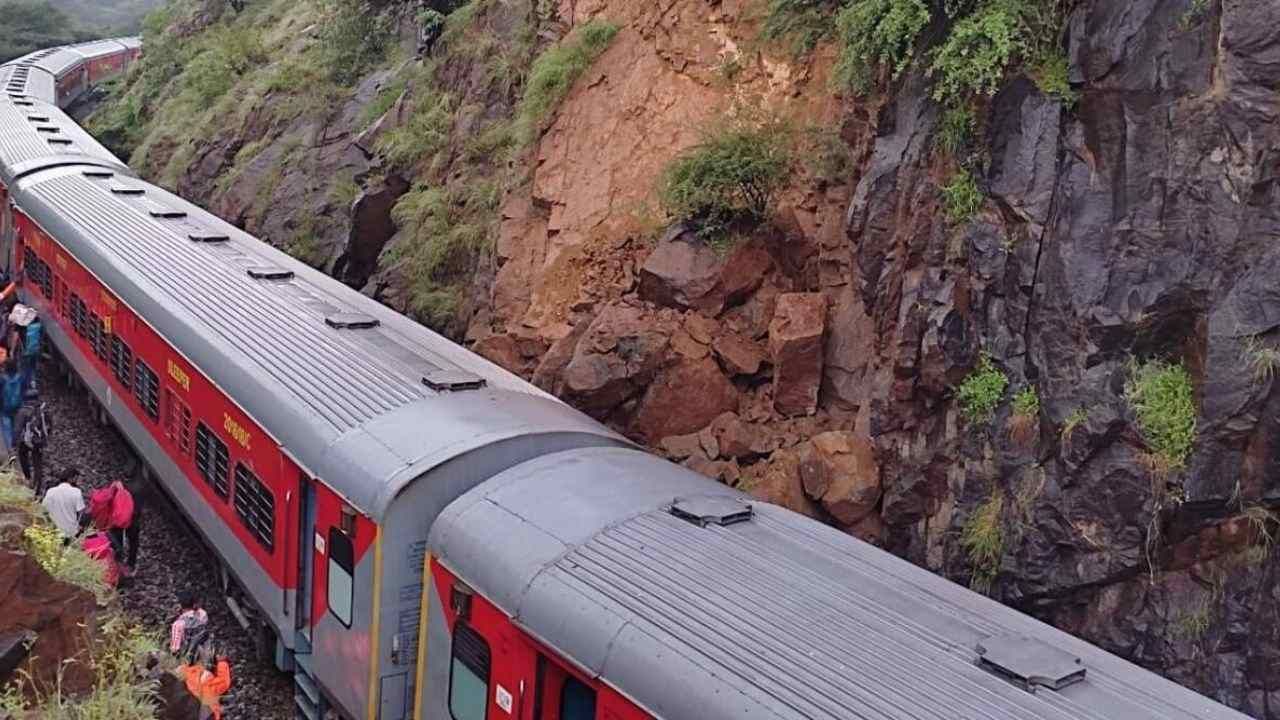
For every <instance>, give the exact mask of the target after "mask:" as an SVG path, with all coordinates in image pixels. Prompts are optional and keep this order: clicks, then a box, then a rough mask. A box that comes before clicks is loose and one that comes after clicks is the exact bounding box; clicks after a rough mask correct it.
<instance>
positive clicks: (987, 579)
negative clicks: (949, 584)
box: [960, 490, 1004, 593]
mask: <svg viewBox="0 0 1280 720" xmlns="http://www.w3.org/2000/svg"><path fill="white" fill-rule="evenodd" d="M1003 513H1004V494H1003V493H1001V492H1000V491H999V490H997V491H996V492H994V493H992V494H991V497H989V498H987V500H986V501H985V502H983V503H982V504H981V505H979V506H978V507H977V508H975V509H974V511H973V514H972V515H970V516H969V520H968V521H967V522H965V524H964V530H963V531H962V532H961V535H960V544H961V545H963V546H964V548H965V551H966V552H967V553H968V556H969V564H970V565H971V566H972V567H973V575H972V577H971V578H970V580H969V586H970V587H972V588H973V589H974V590H977V591H978V592H981V593H987V592H990V591H991V584H992V582H994V581H995V579H996V575H998V574H999V572H1000V557H1001V556H1002V555H1003V554H1004V524H1003V522H1002V515H1003Z"/></svg>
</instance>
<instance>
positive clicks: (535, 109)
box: [518, 20, 618, 143]
mask: <svg viewBox="0 0 1280 720" xmlns="http://www.w3.org/2000/svg"><path fill="white" fill-rule="evenodd" d="M617 34H618V26H617V25H615V24H613V23H611V22H607V21H603V20H592V21H591V22H589V23H587V24H586V25H583V26H582V27H580V28H578V29H577V30H574V31H573V32H572V33H570V34H569V36H568V37H566V38H565V39H564V40H562V41H561V42H560V43H559V44H558V45H554V46H552V47H550V48H548V49H547V50H546V52H544V53H542V54H541V55H539V56H538V59H537V60H534V61H533V67H532V68H531V69H530V71H529V82H528V84H527V85H526V86H525V90H524V97H523V98H522V99H521V101H520V108H519V111H518V114H519V124H520V128H521V136H522V138H523V139H524V140H525V142H526V143H528V142H531V141H532V140H533V139H534V136H535V135H536V133H537V130H538V126H539V125H540V124H541V123H542V121H543V120H544V119H545V118H546V116H547V114H548V113H550V112H551V110H552V109H553V108H554V107H555V106H557V105H559V104H560V101H561V100H563V99H564V97H565V95H568V94H569V90H570V89H571V88H572V87H573V83H574V82H575V81H576V80H577V79H578V77H579V76H581V75H582V73H584V72H586V70H587V68H589V67H591V64H592V63H594V62H595V60H596V58H598V57H600V55H601V53H603V52H604V51H605V49H606V48H608V47H609V43H611V42H613V38H614V36H615V35H617Z"/></svg>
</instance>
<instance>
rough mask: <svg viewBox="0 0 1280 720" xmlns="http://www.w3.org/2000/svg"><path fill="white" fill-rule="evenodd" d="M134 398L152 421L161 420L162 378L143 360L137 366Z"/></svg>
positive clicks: (134, 380) (134, 379)
mask: <svg viewBox="0 0 1280 720" xmlns="http://www.w3.org/2000/svg"><path fill="white" fill-rule="evenodd" d="M135 368H136V371H135V372H134V378H133V396H134V397H135V398H137V400H138V407H141V408H142V411H143V412H145V413H146V414H147V417H149V418H151V419H152V420H159V419H160V378H158V377H156V374H155V373H154V372H153V371H152V370H151V368H149V367H147V364H146V363H145V362H143V361H142V360H141V359H139V360H138V362H137V363H136V365H135Z"/></svg>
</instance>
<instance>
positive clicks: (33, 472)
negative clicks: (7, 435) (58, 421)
mask: <svg viewBox="0 0 1280 720" xmlns="http://www.w3.org/2000/svg"><path fill="white" fill-rule="evenodd" d="M52 429H53V423H52V422H51V421H50V419H49V413H48V410H47V409H46V408H45V404H44V403H34V402H27V403H24V404H23V406H22V408H21V409H20V410H18V414H17V415H16V416H14V425H13V436H14V438H15V439H16V440H17V443H18V467H20V468H21V469H22V476H23V477H24V478H26V479H27V483H28V484H29V485H31V490H32V491H33V492H34V493H35V494H36V497H40V496H41V495H42V494H43V493H44V448H45V445H47V444H48V442H49V432H50V431H51V430H52Z"/></svg>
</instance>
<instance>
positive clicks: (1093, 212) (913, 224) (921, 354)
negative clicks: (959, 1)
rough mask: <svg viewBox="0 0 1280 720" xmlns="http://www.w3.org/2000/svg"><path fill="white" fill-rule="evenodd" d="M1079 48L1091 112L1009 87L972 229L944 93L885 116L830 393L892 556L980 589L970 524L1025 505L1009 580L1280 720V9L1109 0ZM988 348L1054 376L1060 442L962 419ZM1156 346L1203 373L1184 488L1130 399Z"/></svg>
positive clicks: (1038, 376) (1057, 617)
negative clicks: (871, 449)
mask: <svg viewBox="0 0 1280 720" xmlns="http://www.w3.org/2000/svg"><path fill="white" fill-rule="evenodd" d="M1069 48H1070V58H1071V77H1072V80H1073V83H1075V84H1076V86H1077V88H1078V90H1079V92H1080V98H1079V101H1078V103H1077V104H1076V105H1075V106H1074V107H1073V108H1069V109H1066V108H1064V107H1063V106H1062V104H1061V103H1059V102H1057V101H1055V100H1053V99H1051V98H1048V97H1045V96H1044V95H1043V94H1041V93H1040V92H1039V90H1037V88H1036V87H1035V85H1034V84H1033V83H1031V82H1030V81H1028V80H1025V79H1015V80H1013V81H1012V82H1010V83H1008V84H1007V85H1006V86H1005V87H1004V88H1003V89H1002V91H1001V92H1000V93H999V94H998V95H997V96H996V97H995V98H993V99H992V101H991V107H990V114H989V117H990V121H989V123H988V128H987V133H986V136H985V137H984V138H983V142H984V144H985V150H986V151H987V153H988V154H989V156H990V158H991V162H990V165H989V166H988V167H987V169H986V172H985V174H984V175H983V176H982V177H981V178H980V185H981V186H982V187H983V189H984V191H985V193H986V195H987V198H988V202H987V204H986V205H985V207H984V208H983V209H982V211H981V212H980V213H979V214H978V215H977V216H976V217H975V218H974V219H973V220H972V221H970V222H968V223H965V224H964V225H962V226H959V227H945V226H944V225H943V223H942V222H941V221H940V217H941V214H940V213H938V212H937V211H936V207H937V202H938V200H937V197H936V195H935V191H934V190H933V189H932V188H934V187H936V186H937V184H938V183H937V182H936V180H935V179H934V177H931V175H932V174H935V173H936V172H937V169H936V166H934V165H931V164H930V161H929V157H930V153H929V147H928V142H929V137H930V136H931V135H932V133H933V131H934V123H935V117H936V112H937V111H936V108H934V107H932V105H931V103H929V102H928V101H927V100H926V99H925V87H924V86H923V84H922V81H921V80H920V79H919V78H916V79H909V80H908V81H907V82H906V85H905V87H903V88H902V89H901V91H900V92H899V93H898V94H897V96H896V97H895V98H894V99H893V100H892V101H891V102H890V104H888V105H887V106H886V107H884V108H883V109H882V111H881V113H880V117H879V123H878V127H879V130H878V136H877V138H876V141H875V145H874V148H873V149H872V151H871V153H870V155H869V158H868V159H867V160H866V161H865V163H864V167H863V169H862V170H861V175H860V178H859V183H858V185H857V189H856V191H855V193H854V196H853V200H852V202H851V204H850V209H849V223H848V240H849V242H848V245H847V247H845V248H838V249H833V250H831V251H827V253H826V254H827V255H829V256H830V261H831V262H834V263H839V264H841V265H842V266H844V267H848V277H849V283H848V286H847V287H841V286H838V285H837V286H836V287H835V288H834V289H833V290H832V291H831V292H830V296H831V297H832V299H833V307H832V311H831V316H832V318H833V320H832V323H831V329H830V339H829V341H828V344H827V362H826V371H825V372H826V377H825V382H824V397H823V399H822V400H823V404H824V405H826V404H832V405H835V406H847V407H851V408H853V409H855V410H856V411H858V412H860V413H862V414H864V415H865V416H867V417H868V424H869V426H870V428H871V439H872V441H873V442H874V444H875V447H876V454H877V457H878V458H879V459H880V462H881V478H882V481H883V484H884V498H883V501H882V504H881V509H880V517H881V519H882V520H883V521H884V522H885V523H887V526H888V527H887V528H886V533H887V538H888V545H889V547H890V548H891V549H893V550H895V551H896V552H898V553H900V554H903V555H905V556H906V557H908V558H910V559H912V560H914V561H916V562H918V563H921V564H924V565H926V566H928V567H931V568H933V569H936V570H939V571H941V572H943V573H945V574H947V575H949V576H951V577H952V578H955V579H957V580H960V581H964V580H965V579H967V577H968V575H969V573H970V572H971V567H970V564H969V560H968V558H967V556H966V553H965V550H964V548H963V547H962V546H961V545H960V543H959V541H958V537H959V535H960V530H962V529H963V527H964V525H965V523H966V522H967V520H968V518H969V517H970V516H971V514H972V511H973V509H974V508H975V507H976V506H977V505H978V504H980V503H982V502H984V501H986V499H987V498H989V497H991V496H992V495H993V494H1000V495H1001V496H1002V498H1003V500H1004V504H1003V507H1004V517H1003V523H1004V527H1005V529H1006V530H1005V532H1006V535H1005V545H1004V557H1003V558H1002V561H1001V563H1000V568H999V573H998V575H997V578H996V582H995V585H994V587H993V590H992V594H993V595H994V596H996V597H998V598H1000V599H1002V600H1004V601H1006V602H1010V603H1012V604H1014V605H1016V606H1019V607H1022V608H1024V609H1026V610H1028V611H1031V612H1033V613H1035V614H1037V615H1039V616H1041V617H1043V618H1045V619H1047V620H1049V621H1051V622H1054V623H1056V624H1058V625H1060V626H1062V627H1064V628H1066V629H1068V630H1070V631H1072V632H1076V633H1078V634H1081V635H1082V636H1084V637H1085V638H1087V639H1089V640H1092V641H1094V642H1096V643H1098V644H1100V645H1102V646H1103V647H1105V648H1107V649H1109V650H1112V651H1114V652H1117V653H1118V654H1120V655H1122V656H1125V657H1128V658H1130V659H1133V660H1134V661H1136V662H1139V663H1141V664H1143V665H1146V666H1148V667H1151V668H1153V669H1156V670H1158V671H1161V672H1164V673H1165V674H1167V675H1169V676H1170V677H1172V678H1173V679H1175V680H1177V681H1179V682H1181V683H1184V684H1186V685H1189V686H1191V687H1193V688H1195V689H1197V690H1199V691H1201V692H1203V693H1206V694H1208V695H1211V696H1214V697H1216V698H1218V699H1219V700H1221V701H1223V702H1226V703H1228V704H1231V705H1233V706H1235V707H1237V708H1240V709H1242V710H1244V711H1246V712H1248V713H1250V714H1252V715H1254V716H1256V717H1260V718H1280V702H1278V700H1280V675H1278V674H1276V673H1275V672H1274V671H1275V668H1276V664H1277V658H1280V612H1278V608H1277V606H1278V603H1277V592H1276V590H1275V586H1276V584H1275V578H1276V572H1277V569H1278V568H1280V559H1277V555H1278V553H1276V552H1275V551H1274V549H1273V542H1272V538H1273V537H1275V534H1276V533H1277V532H1278V531H1280V523H1278V522H1277V520H1276V519H1275V518H1276V516H1275V515H1274V514H1273V513H1274V511H1275V510H1276V501H1277V499H1280V473H1277V467H1278V466H1280V460H1278V459H1277V458H1278V457H1280V422H1278V421H1277V413H1278V412H1280V397H1277V396H1278V395H1280V393H1277V392H1275V385H1276V381H1275V379H1274V375H1273V374H1272V373H1270V372H1268V371H1266V370H1265V369H1260V368H1263V367H1264V365H1260V364H1259V363H1260V362H1262V361H1260V360H1259V359H1258V357H1259V353H1265V352H1267V351H1274V350H1275V348H1276V347H1277V346H1278V345H1280V332H1277V328H1280V282H1278V281H1277V279H1278V278H1280V243H1277V242H1276V238H1277V236H1280V189H1278V187H1277V182H1276V178H1277V169H1278V168H1280V164H1278V161H1280V152H1278V151H1277V148H1278V147H1280V125H1277V124H1276V119H1277V116H1278V115H1280V94H1278V93H1277V88H1278V87H1280V6H1277V5H1276V4H1275V3H1272V2H1268V1H1267V0H1244V1H1242V2H1229V3H1222V4H1221V7H1220V8H1219V6H1218V5H1216V4H1215V5H1214V10H1212V11H1211V12H1209V13H1207V14H1206V15H1204V16H1203V17H1194V16H1188V15H1187V14H1186V8H1185V7H1184V6H1182V5H1181V4H1175V3H1160V2H1156V1H1155V0H1139V1H1138V2H1132V3H1111V2H1100V1H1095V2H1086V3H1083V4H1082V5H1081V6H1080V7H1078V8H1077V9H1076V10H1075V11H1074V13H1073V15H1072V16H1071V19H1070V31H1069ZM922 217H923V218H927V219H928V221H927V222H922V221H920V220H919V218H922ZM844 253H848V254H847V255H846V254H844ZM868 345H874V347H875V348H876V351H875V352H866V350H865V348H866V347H867V346H868ZM980 351H986V352H989V353H990V354H991V355H992V357H993V358H994V361H995V363H996V364H997V365H998V366H999V367H1000V368H1001V369H1002V370H1003V372H1005V373H1006V375H1007V376H1008V378H1009V383H1010V388H1011V390H1012V391H1017V390H1019V389H1021V388H1024V387H1034V388H1036V390H1037V392H1038V395H1039V398H1040V401H1041V409H1040V417H1039V418H1038V421H1039V428H1040V431H1039V436H1038V437H1037V438H1036V439H1034V440H1033V441H1031V442H1028V443H1024V444H1019V443H1017V442H1014V441H1013V440H1011V439H1010V437H1009V433H1008V432H1007V430H1006V427H1007V423H1008V422H1009V412H1010V411H1009V410H1008V407H1007V406H1008V403H1007V402H1006V403H1004V404H1002V407H1001V410H1000V411H999V412H998V414H997V416H996V418H995V419H994V420H993V421H992V422H991V423H990V424H987V425H975V424H971V423H968V422H966V421H965V420H963V419H962V418H961V417H959V416H958V414H957V413H956V411H955V409H954V403H953V402H952V400H951V397H950V396H951V392H952V391H951V388H952V387H954V386H955V385H956V384H957V383H958V382H959V381H960V380H962V379H963V378H964V376H965V375H966V374H967V373H968V372H969V371H970V369H971V368H972V367H973V366H974V364H975V360H976V358H977V356H978V354H979V352H980ZM1150 357H1163V358H1168V359H1171V360H1176V361H1181V362H1182V363H1184V365H1185V366H1186V367H1187V369H1188V371H1189V372H1190V374H1191V376H1192V379H1193V384H1194V386H1195V388H1196V404H1197V407H1198V411H1199V414H1198V419H1197V440H1196V444H1195V449H1194V452H1193V454H1192V456H1191V458H1190V460H1189V462H1188V465H1187V468H1186V469H1185V470H1183V471H1175V472H1173V473H1171V474H1169V475H1167V476H1163V475H1159V474H1153V472H1152V471H1151V470H1149V469H1148V468H1147V467H1145V466H1144V464H1143V462H1142V456H1143V453H1144V452H1146V447H1145V446H1144V444H1143V441H1142V439H1141V434H1140V433H1139V432H1138V430H1137V428H1136V422H1135V418H1134V416H1133V414H1132V411H1131V410H1130V408H1129V405H1128V402H1127V401H1126V400H1125V398H1124V383H1125V379H1126V378H1127V376H1128V371H1127V367H1128V363H1129V362H1130V360H1131V358H1138V359H1145V358H1150ZM1006 399H1007V398H1006ZM1081 413H1085V415H1084V416H1083V418H1082V417H1081ZM1068 418H1071V421H1070V423H1068ZM1068 424H1069V425H1070V427H1069V428H1068V427H1067V426H1068Z"/></svg>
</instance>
